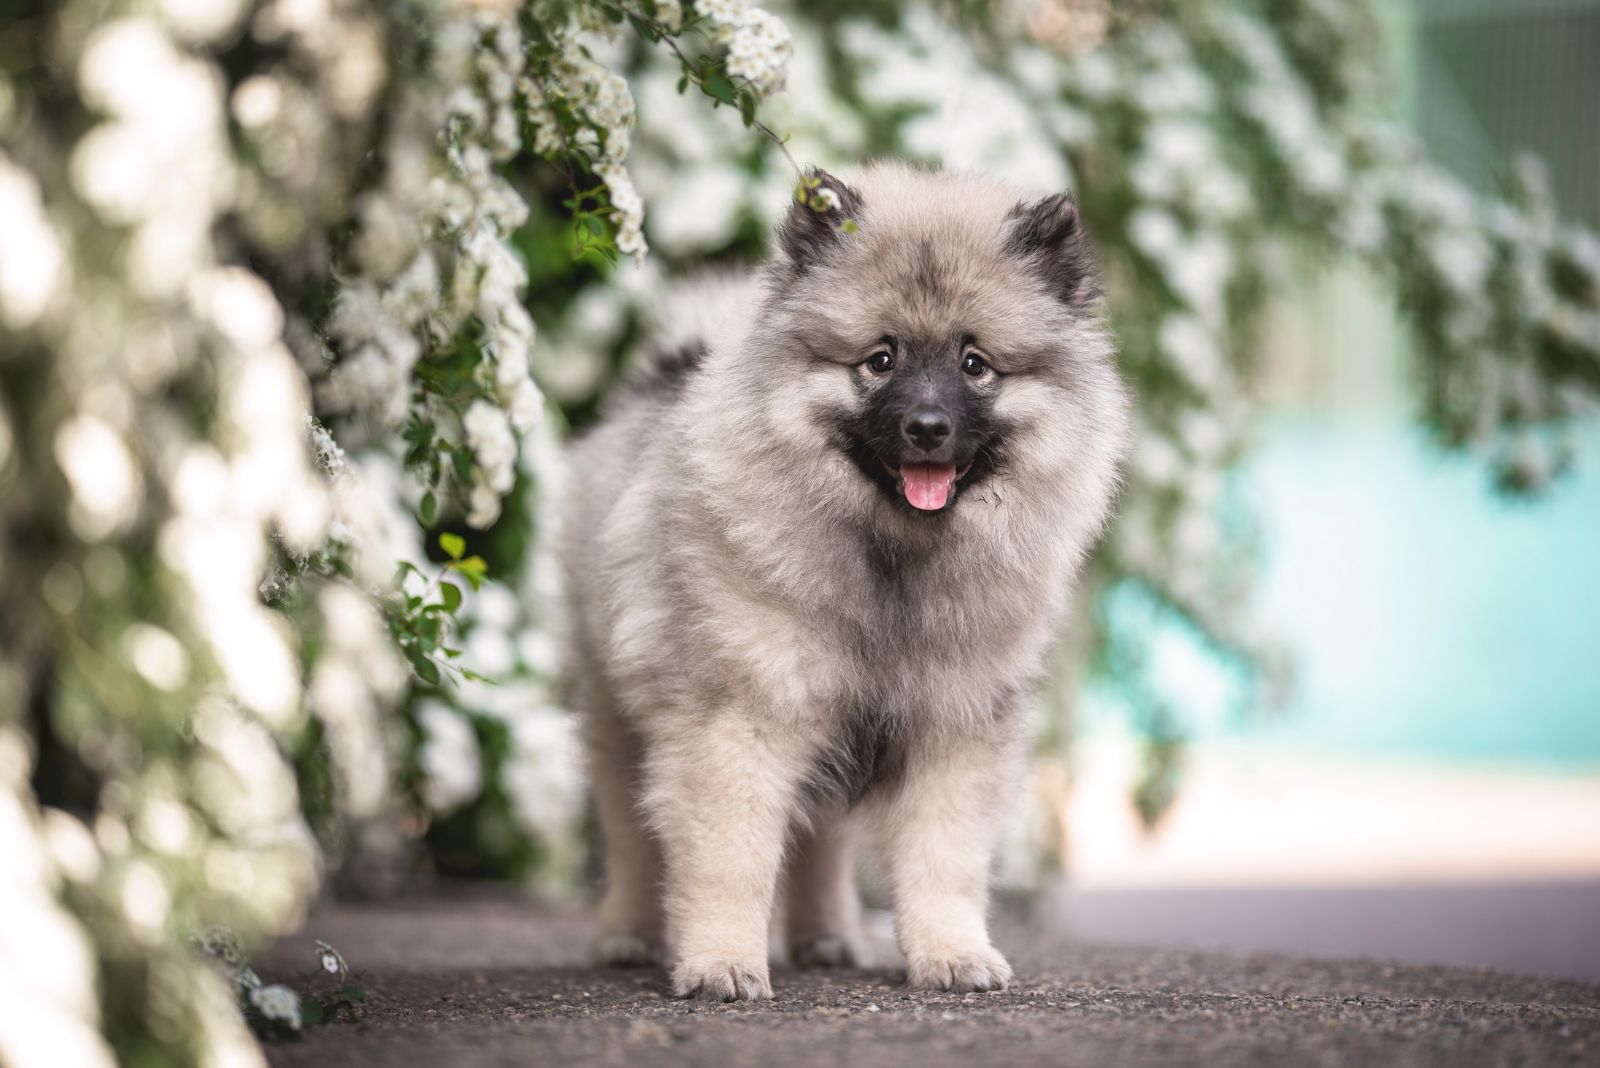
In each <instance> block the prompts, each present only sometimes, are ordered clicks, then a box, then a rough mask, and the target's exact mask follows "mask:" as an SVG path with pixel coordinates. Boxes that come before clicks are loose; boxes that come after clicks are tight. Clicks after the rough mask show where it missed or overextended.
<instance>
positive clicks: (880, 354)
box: [563, 165, 1128, 1001]
mask: <svg viewBox="0 0 1600 1068" xmlns="http://www.w3.org/2000/svg"><path fill="white" fill-rule="evenodd" d="M813 176H814V177H813V181H814V182H817V183H819V184H818V185H816V187H815V188H814V190H813V191H812V192H810V193H808V194H807V195H806V197H805V198H804V199H803V200H799V201H797V202H796V204H795V205H794V206H793V208H792V210H791V211H790V214H789V217H788V218H787V220H786V221H785V222H784V223H783V225H782V226H781V227H780V229H779V232H778V243H779V246H780V248H781V254H780V255H779V256H778V257H777V258H776V259H775V260H774V261H773V262H772V263H771V264H770V265H768V266H767V267H766V269H765V270H764V271H763V272H761V274H760V275H759V276H758V277H757V278H755V279H752V280H750V281H748V282H745V283H734V282H726V281H725V282H722V283H718V284H712V285H706V286H703V287H701V288H700V289H699V290H698V291H696V292H692V293H691V294H689V295H687V296H685V297H684V298H683V300H686V301H688V302H690V304H691V305H692V311H693V313H694V317H695V318H696V319H697V328H696V329H695V331H694V336H688V335H686V334H684V333H683V332H682V331H680V333H679V336H677V337H675V338H673V339H672V342H673V343H672V344H671V345H670V346H669V347H667V348H666V349H664V354H663V355H662V356H660V357H658V358H657V360H656V361H655V365H654V367H653V368H652V370H651V373H650V375H649V376H647V377H646V378H645V379H644V380H642V381H641V382H640V383H637V384H635V385H634V386H633V387H632V388H631V389H630V390H628V391H626V392H625V393H624V395H622V396H621V397H619V399H618V401H617V403H616V404H615V406H614V407H613V408H612V410H611V411H610V413H609V415H608V416H607V418H606V419H605V420H604V421H603V422H602V423H601V425H600V426H599V427H598V428H597V429H596V430H594V432H593V433H591V434H589V435H588V436H587V437H586V438H584V439H583V440H581V441H580V442H579V443H578V444H577V445H576V446H575V447H574V449H573V454H572V480H573V484H574V486H575V487H576V489H575V494H574V499H573V500H572V501H571V502H570V506H569V508H568V512H567V530H566V535H565V537H564V539H563V540H564V549H563V556H564V563H565V566H566V569H567V573H568V579H569V582H570V594H571V601H572V604H571V611H572V624H573V639H574V650H573V664H572V667H573V671H574V678H573V684H574V694H573V699H574V701H575V702H576V704H577V706H578V707H579V709H580V711H581V713H582V716H583V723H584V735H585V740H586V744H587V747H588V754H589V759H590V771H591V774H592V776H593V780H594V788H595V794H596V803H597V809H598V813H599V818H600V826H601V833H602V836H603V838H604V843H605V858H604V859H605V869H606V876H607V883H608V885H607V889H606V893H605V898H604V901H603V904H602V905H601V910H600V924H601V934H600V939H599V943H598V946H597V953H598V956H599V958H600V959H601V960H602V961H605V962H607V963H614V964H623V963H644V962H647V961H652V960H655V959H658V957H659V955H660V954H661V952H662V949H663V947H664V945H665V941H666V938H667V936H668V934H669V932H670V936H671V940H672V943H673V945H674V947H675V950H676V965H675V967H674V970H673V973H672V984H673V989H674V991H675V992H676V993H678V994H679V995H681V996H695V997H701V998H706V999H710V1000H718V1001H728V1000H735V999H745V998H764V997H770V996H771V989H772V988H771V986H770V984H769V981H768V971H767V939H768V926H769V922H770V920H771V917H772V914H773V910H774V905H775V904H776V903H777V899H778V898H779V896H780V893H781V895H782V899H783V900H782V904H783V908H782V912H783V923H784V933H785V937H786V940H787V944H788V948H789V952H790V955H791V958H792V959H793V960H794V961H795V962H796V963H799V964H813V965H830V964H831V965H841V964H850V963H853V962H854V961H855V960H856V959H857V956H858V952H859V950H858V937H859V932H858V930H857V922H858V912H859V905H858V903H857V900H856V891H855V886H854V864H853V860H852V856H851V849H852V838H853V835H854V832H855V831H856V830H857V829H859V830H860V831H862V832H863V833H865V834H869V835H871V836H872V840H873V842H874V848H875V853H876V856H877V859H878V861H879V863H880V865H881V867H882V869H883V872H884V875H885V877H886V879H887V882H888V886H889V888H890V890H891V892H892V893H893V896H894V910H895V926H896V931H897V935H898V939H899V943H900V947H901V949H902V950H903V951H904V953H905V956H906V959H907V961H908V964H909V979H910V983H911V985H912V986H914V987H921V988H936V989H943V990H957V991H967V990H992V989H998V988H1002V987H1004V986H1005V985H1006V982H1007V980H1008V979H1009V978H1010V975H1011V969H1010V966H1009V965H1008V964H1007V963H1006V961H1005V958H1004V957H1002V956H1001V955H1000V954H999V953H998V952H997V951H996V950H995V949H994V947H993V946H992V945H991V944H990V941H989V935H988V930H987V917H986V911H987V906H988V882H989V875H990V868H991V861H992V859H993V855H994V849H995V844H996V839H997V837H998V833H999V830H1000V824H1001V822H1002V818H1003V814H1004V811H1005V809H1006V800H1007V799H1008V798H1009V797H1010V796H1011V795H1012V793H1013V792H1014V790H1015V789H1016V788H1017V786H1018V784H1019V782H1020V781H1021V779H1022V777H1023V776H1022V769H1023V766H1024V765H1023V757H1024V753H1025V748H1026V747H1025V734H1026V731H1025V724H1024V722H1023V720H1024V716H1023V714H1022V710H1021V707H1020V706H1021V705H1022V703H1023V700H1024V698H1025V696H1026V694H1027V691H1028V689H1029V686H1030V684H1031V683H1032V681H1033V680H1034V679H1035V678H1036V677H1037V675H1038V673H1039V671H1040V666H1041V662H1042V659H1043V655H1044V653H1045V651H1046V648H1047V646H1048V644H1049V642H1050V640H1051V638H1052V635H1053V632H1054V630H1055V627H1056V623H1057V620H1058V617H1059V615H1060V610H1061V608H1062V606H1063V602H1064V601H1065V599H1066V594H1067V592H1068V588H1069V586H1070V584H1071V582H1072V579H1073V576H1074V573H1075V571H1076V570H1077V569H1078V567H1079V565H1080V564H1081V562H1082V561H1083V559H1084V556H1085V554H1086V553H1087V552H1088V551H1089V549H1090V547H1091V545H1092V543H1093V542H1094V540H1095V538H1096V536H1097V535H1098V533H1099V531H1100V529H1101V527H1102V525H1103V524H1104V522H1105V520H1106V516H1107V512H1108V510H1109V508H1110V505H1111V502H1112V499H1113V497H1114V495H1115V492H1116V488H1117V485H1118V478H1119V475H1118V469H1119V464H1120V460H1121V457H1122V454H1123V452H1124V448H1125V443H1126V439H1127V437H1128V401H1127V397H1126V394H1125V392H1124V390H1123V387H1122V386H1121V384H1120V382H1119V379H1118V376H1117V374H1116V370H1115V368H1114V366H1113V357H1112V346H1111V343H1110V340H1109V338H1108V336H1107V333H1106V330H1105V328H1104V326H1103V324H1102V321H1101V316H1100V313H1099V310H1098V305H1099V299H1098V297H1099V294H1098V290H1097V288H1096V284H1095V279H1094V277H1093V271H1092V266H1091V256H1090V251H1089V248H1088V244H1087V237H1086V235H1085V234H1084V231H1083V227H1082V225H1081V224H1080V222H1079V219H1078V213H1077V208H1076V205H1075V204H1074V202H1073V201H1072V200H1071V198H1069V197H1066V196H1052V197H1046V198H1044V199H1042V200H1034V201H1027V200H1024V199H1022V198H1019V196H1018V195H1017V194H1016V193H1015V192H1014V191H1012V190H1010V189H1007V188H1005V187H1003V186H1001V185H999V184H997V183H995V182H993V181H990V180H987V179H984V178H980V177H975V176H972V175H964V174H949V173H934V172H926V171H920V170H914V169H911V168H908V167H905V166H900V165H878V166H874V167H871V168H869V169H867V170H866V171H865V172H864V173H862V174H861V175H860V176H859V179H858V180H857V181H856V182H855V184H853V185H846V184H845V183H843V182H841V181H839V180H837V179H835V178H833V177H832V176H830V175H827V174H823V173H821V172H813Z"/></svg>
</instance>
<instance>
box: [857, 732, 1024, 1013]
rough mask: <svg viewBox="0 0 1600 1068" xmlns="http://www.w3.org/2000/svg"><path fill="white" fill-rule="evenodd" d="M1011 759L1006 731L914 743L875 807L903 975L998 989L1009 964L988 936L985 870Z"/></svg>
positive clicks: (932, 983)
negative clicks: (900, 773)
mask: <svg viewBox="0 0 1600 1068" xmlns="http://www.w3.org/2000/svg"><path fill="white" fill-rule="evenodd" d="M1017 766H1018V760H1017V747H1016V745H1015V743H1014V742H1013V741H1011V740H1009V739H992V740H991V739H981V738H962V739H960V740H951V741H944V742H940V743H938V744H934V745H928V746H925V747H923V746H919V747H918V749H917V751H915V752H913V753H912V754H910V756H909V759H908V762H907V767H906V773H905V779H904V780H903V781H902V783H901V784H900V787H899V789H897V790H893V791H890V792H889V793H888V794H887V795H886V796H885V797H883V798H882V799H881V801H880V802H879V804H880V805H881V808H879V810H878V812H877V813H876V814H875V815H876V816H877V823H878V829H879V833H880V836H881V839H882V844H883V854H884V860H885V862H886V865H887V869H888V875H889V881H890V888H891V890H892V892H893V895H894V913H895V934H896V937H897V938H898V940H899V943H900V949H901V951H902V952H903V953H905V955H906V962H907V965H908V968H907V981H908V982H909V984H910V985H911V986H912V987H914V988H917V989H922V990H955V991H963V992H964V991H969V990H1002V989H1004V988H1005V986H1006V984H1007V983H1008V982H1009V981H1010V979H1011V966H1010V965H1009V964H1007V963H1006V959H1005V958H1004V957H1002V956H1001V955H1000V952H999V951H998V950H996V949H995V948H994V946H993V945H991V944H990V942H989V930H988V906H989V875H990V866H991V862H992V860H993V857H994V852H995V846H996V843H997V841H998V838H999V831H1000V824H1001V818H1002V815H1003V813H1004V811H1005V809H1006V808H1007V804H1006V802H1007V801H1008V800H1009V798H1010V794H1011V790H1012V784H1013V782H1014V780H1015V778H1016V771H1017Z"/></svg>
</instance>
